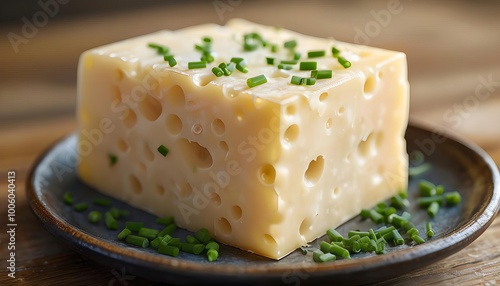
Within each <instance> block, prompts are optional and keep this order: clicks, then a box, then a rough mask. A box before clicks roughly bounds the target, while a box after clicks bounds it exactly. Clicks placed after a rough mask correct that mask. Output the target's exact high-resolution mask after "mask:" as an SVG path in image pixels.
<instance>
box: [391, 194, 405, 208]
mask: <svg viewBox="0 0 500 286" xmlns="http://www.w3.org/2000/svg"><path fill="white" fill-rule="evenodd" d="M391 206H393V207H395V208H396V209H398V210H402V209H405V208H408V207H409V206H410V201H408V199H403V198H402V197H401V195H399V194H398V195H395V196H393V197H392V198H391Z"/></svg>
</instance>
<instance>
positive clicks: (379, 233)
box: [369, 225, 396, 239]
mask: <svg viewBox="0 0 500 286" xmlns="http://www.w3.org/2000/svg"><path fill="white" fill-rule="evenodd" d="M395 229H396V227H395V226H393V225H391V226H390V227H386V228H384V229H382V230H377V231H374V233H375V238H380V237H382V236H384V235H385V234H387V233H391V232H392V231H393V230H395ZM369 233H370V232H369ZM370 236H371V237H372V239H373V235H372V234H371V233H370Z"/></svg>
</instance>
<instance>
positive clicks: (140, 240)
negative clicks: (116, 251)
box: [125, 234, 149, 248]
mask: <svg viewBox="0 0 500 286" xmlns="http://www.w3.org/2000/svg"><path fill="white" fill-rule="evenodd" d="M125 242H126V243H128V244H132V245H135V246H139V247H142V248H146V247H148V246H149V241H148V239H147V238H145V237H142V236H137V235H133V234H130V235H127V237H126V238H125Z"/></svg>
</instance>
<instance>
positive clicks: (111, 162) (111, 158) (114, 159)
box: [108, 153, 118, 166]
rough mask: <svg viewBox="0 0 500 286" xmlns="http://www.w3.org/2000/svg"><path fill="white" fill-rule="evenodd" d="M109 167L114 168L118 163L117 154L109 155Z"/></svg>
mask: <svg viewBox="0 0 500 286" xmlns="http://www.w3.org/2000/svg"><path fill="white" fill-rule="evenodd" d="M108 159H109V165H110V166H114V165H115V164H116V163H117V162H118V156H116V155H115V154H111V153H110V154H108Z"/></svg>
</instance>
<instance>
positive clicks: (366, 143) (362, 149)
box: [358, 133, 375, 157]
mask: <svg viewBox="0 0 500 286" xmlns="http://www.w3.org/2000/svg"><path fill="white" fill-rule="evenodd" d="M374 137H375V136H374V135H373V133H370V134H369V135H368V136H367V137H366V139H365V140H361V142H359V145H358V152H359V154H360V155H361V156H363V157H366V156H368V155H370V153H371V149H372V145H373V141H374Z"/></svg>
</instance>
